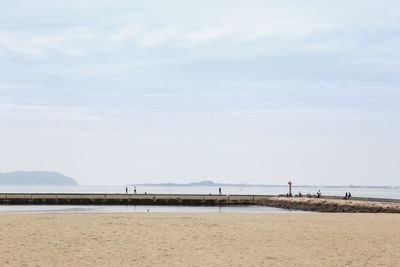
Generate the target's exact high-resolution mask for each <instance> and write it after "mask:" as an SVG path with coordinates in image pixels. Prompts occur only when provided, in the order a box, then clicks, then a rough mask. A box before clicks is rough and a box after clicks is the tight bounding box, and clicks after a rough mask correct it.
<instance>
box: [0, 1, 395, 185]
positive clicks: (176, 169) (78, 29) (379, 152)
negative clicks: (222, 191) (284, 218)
mask: <svg viewBox="0 0 400 267" xmlns="http://www.w3.org/2000/svg"><path fill="white" fill-rule="evenodd" d="M399 18H400V3H399V1H397V0H393V1H385V0H376V1H371V0H363V1H361V0H360V1H359V0H353V1H341V0H332V1H331V0H325V1H320V0H318V1H317V0H315V1H312V0H308V1H301V0H285V1H266V0H263V1H252V0H250V1H234V0H229V1H228V0H226V1H225V0H219V1H208V0H203V1H187V0H186V1H183V0H182V1H177V0H169V1H162V0H159V1H153V0H147V1H130V0H125V1H124V0H113V1H105V0H96V1H82V0H79V1H78V0H69V1H50V0H48V1H46V0H42V1H40V0H38V1H30V0H26V1H18V0H14V1H9V0H0V172H8V171H14V170H49V171H59V172H62V173H64V174H66V175H69V176H71V177H73V178H75V179H76V180H77V181H78V182H79V183H80V184H126V183H143V182H192V181H199V180H205V179H211V180H213V181H216V182H227V183H257V184H286V183H287V181H288V180H293V182H294V183H296V184H320V185H323V184H328V185H337V184H344V185H347V184H369V185H400V182H399V181H400V141H399V138H400V87H399V86H400V19H399Z"/></svg>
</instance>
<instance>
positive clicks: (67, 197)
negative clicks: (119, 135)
mask: <svg viewBox="0 0 400 267" xmlns="http://www.w3.org/2000/svg"><path fill="white" fill-rule="evenodd" d="M269 197H272V196H267V195H201V194H0V204H8V205H187V206H225V205H260V204H261V203H262V202H263V201H264V200H266V199H267V198H269Z"/></svg>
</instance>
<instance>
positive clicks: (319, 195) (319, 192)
mask: <svg viewBox="0 0 400 267" xmlns="http://www.w3.org/2000/svg"><path fill="white" fill-rule="evenodd" d="M320 197H321V191H320V190H318V192H317V198H320Z"/></svg>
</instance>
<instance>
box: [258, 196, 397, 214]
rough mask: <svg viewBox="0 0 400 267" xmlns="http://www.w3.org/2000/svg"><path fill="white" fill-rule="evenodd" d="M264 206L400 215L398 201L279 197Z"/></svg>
mask: <svg viewBox="0 0 400 267" xmlns="http://www.w3.org/2000/svg"><path fill="white" fill-rule="evenodd" d="M262 205H265V206H269V207H276V208H283V209H293V210H304V211H317V212H349V213H358V212H360V213H361V212H364V213H400V200H398V199H379V198H373V199H369V198H354V199H351V200H343V199H341V198H340V197H323V198H307V197H282V196H281V197H279V196H278V197H270V198H267V199H264V200H263V201H262Z"/></svg>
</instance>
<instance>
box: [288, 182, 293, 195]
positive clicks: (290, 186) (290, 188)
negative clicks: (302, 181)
mask: <svg viewBox="0 0 400 267" xmlns="http://www.w3.org/2000/svg"><path fill="white" fill-rule="evenodd" d="M288 185H289V197H291V196H292V181H289V182H288Z"/></svg>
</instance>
